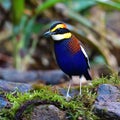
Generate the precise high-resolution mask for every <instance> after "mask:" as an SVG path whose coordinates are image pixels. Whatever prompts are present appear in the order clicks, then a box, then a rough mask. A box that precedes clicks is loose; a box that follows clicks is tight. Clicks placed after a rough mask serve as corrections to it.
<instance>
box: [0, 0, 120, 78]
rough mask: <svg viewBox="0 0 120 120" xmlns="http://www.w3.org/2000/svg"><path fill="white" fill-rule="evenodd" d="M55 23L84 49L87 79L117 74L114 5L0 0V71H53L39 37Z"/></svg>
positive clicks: (106, 0) (119, 18) (119, 33)
mask: <svg viewBox="0 0 120 120" xmlns="http://www.w3.org/2000/svg"><path fill="white" fill-rule="evenodd" d="M56 20H59V21H63V22H65V23H67V25H68V28H69V29H70V30H71V31H72V32H73V33H74V34H75V35H76V36H77V37H78V38H79V39H80V40H81V42H82V43H83V44H84V47H85V49H86V51H87V53H88V56H89V58H90V63H91V71H92V74H93V76H100V75H108V74H109V73H111V72H118V70H119V66H120V0H0V67H3V68H16V69H19V70H38V69H41V70H47V69H58V66H57V64H56V62H55V60H54V55H53V52H52V49H53V42H52V40H47V39H45V38H44V37H43V34H44V32H45V31H46V30H47V29H48V28H49V27H50V25H51V23H52V22H54V21H56Z"/></svg>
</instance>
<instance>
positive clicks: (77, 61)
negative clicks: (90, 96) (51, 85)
mask: <svg viewBox="0 0 120 120" xmlns="http://www.w3.org/2000/svg"><path fill="white" fill-rule="evenodd" d="M68 44H69V40H63V41H60V42H55V44H54V50H55V56H56V60H57V63H58V65H59V67H60V68H61V69H62V70H63V72H65V73H66V74H68V75H69V76H72V75H79V76H81V75H84V74H85V73H87V72H88V69H89V66H88V63H87V59H86V57H85V55H84V53H83V52H82V50H81V49H80V50H79V51H77V52H76V53H74V54H73V53H71V51H70V49H69V46H68Z"/></svg>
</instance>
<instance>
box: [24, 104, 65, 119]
mask: <svg viewBox="0 0 120 120" xmlns="http://www.w3.org/2000/svg"><path fill="white" fill-rule="evenodd" d="M28 116H29V115H28ZM26 117H27V116H25V117H24V118H22V120H27V119H28V118H26ZM29 119H30V120H67V119H66V113H65V112H64V111H61V110H60V109H59V108H57V107H56V106H54V105H39V106H37V107H35V108H34V110H33V112H32V113H31V115H30V116H29Z"/></svg>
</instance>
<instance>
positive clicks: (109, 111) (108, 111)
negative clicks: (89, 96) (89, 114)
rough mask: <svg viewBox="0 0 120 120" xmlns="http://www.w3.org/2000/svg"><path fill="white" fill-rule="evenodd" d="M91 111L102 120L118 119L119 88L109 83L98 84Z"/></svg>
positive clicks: (119, 115)
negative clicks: (96, 95)
mask: <svg viewBox="0 0 120 120" xmlns="http://www.w3.org/2000/svg"><path fill="white" fill-rule="evenodd" d="M93 111H94V113H95V114H96V115H98V116H99V117H100V118H102V119H104V120H120V89H119V88H118V87H115V86H112V85H110V84H102V85H100V86H99V87H98V97H97V99H96V101H95V104H94V110H93Z"/></svg>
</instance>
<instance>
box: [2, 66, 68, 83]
mask: <svg viewBox="0 0 120 120" xmlns="http://www.w3.org/2000/svg"><path fill="white" fill-rule="evenodd" d="M0 79H2V80H5V81H10V82H19V83H30V82H38V81H40V82H42V83H45V84H52V85H54V84H58V83H63V82H65V81H66V80H68V78H67V77H66V75H65V74H64V73H63V72H62V71H61V70H46V71H42V70H39V71H18V70H16V69H3V68H0Z"/></svg>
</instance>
